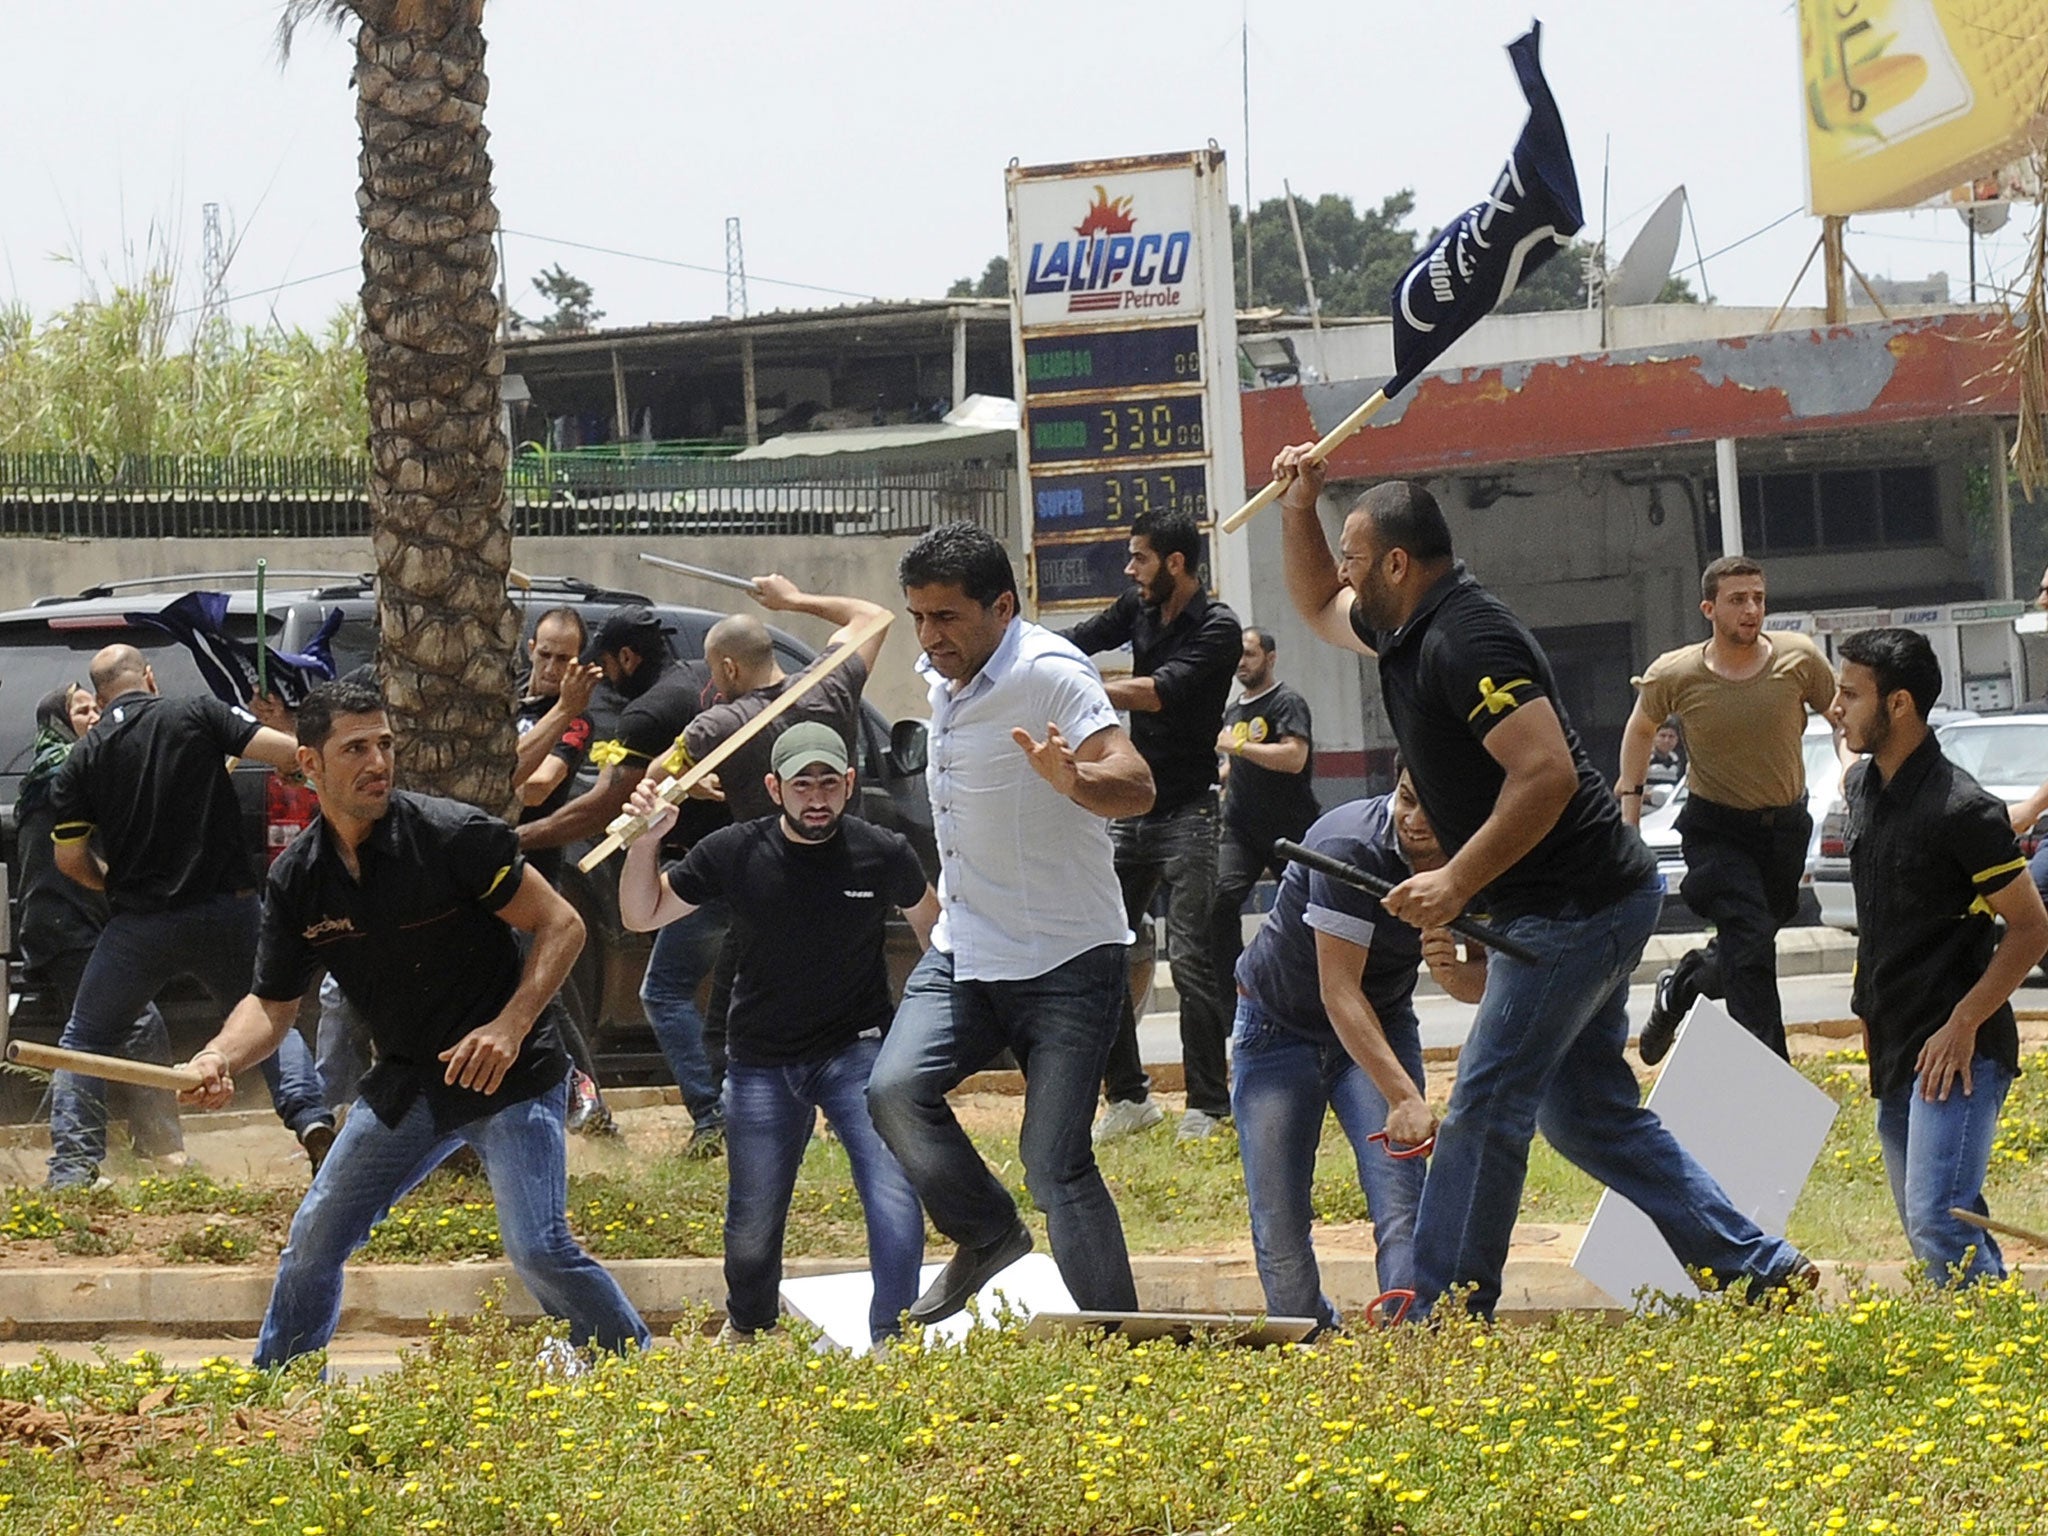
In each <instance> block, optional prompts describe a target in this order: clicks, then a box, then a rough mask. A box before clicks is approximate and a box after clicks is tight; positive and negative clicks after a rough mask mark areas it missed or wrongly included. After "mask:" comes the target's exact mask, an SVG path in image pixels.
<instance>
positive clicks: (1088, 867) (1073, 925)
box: [917, 618, 1131, 981]
mask: <svg viewBox="0 0 2048 1536" xmlns="http://www.w3.org/2000/svg"><path fill="white" fill-rule="evenodd" d="M917 666H918V670H919V671H920V672H921V673H923V674H924V676H925V677H926V679H927V681H928V682H929V683H930V685H931V704H932V723H931V752H930V758H929V760H928V762H927V764H926V767H925V783H926V786H927V787H928V789H929V790H930V793H931V803H932V825H933V827H934V828H935V829H936V831H937V833H938V842H939V921H938V926H937V927H936V928H935V929H934V930H933V932H932V943H933V944H934V945H935V946H937V947H938V948H939V949H940V950H942V951H943V952H945V953H946V954H949V955H951V956H952V957H953V974H954V976H955V977H957V978H959V979H960V980H963V981H1023V980H1027V979H1029V978H1031V977H1034V976H1043V975H1044V974H1045V973H1046V972H1048V971H1050V970H1053V969H1054V968H1056V967H1058V966H1061V965H1064V964H1066V962H1067V961H1069V960H1072V959H1073V958H1074V957H1075V956H1077V955H1081V954H1085V953H1086V952H1087V951H1089V950H1091V949H1094V948H1096V947H1097V946H1098V945H1102V944H1128V943H1130V941H1131V931H1130V928H1129V927H1128V926H1127V925H1126V924H1125V922H1124V903H1123V894H1122V890H1121V888H1120V887H1119V886H1118V884H1117V878H1116V867H1115V863H1114V859H1113V856H1112V854H1111V852H1110V845H1109V824H1108V823H1107V822H1106V821H1104V820H1103V818H1102V817H1100V816H1097V815H1096V814H1094V813H1093V812H1092V811H1089V810H1086V809H1084V808H1083V807H1081V806H1079V805H1076V804H1075V803H1074V802H1073V801H1072V800H1069V799H1068V798H1067V797H1066V796H1065V795H1063V794H1061V793H1060V792H1059V791H1058V790H1056V789H1054V788H1053V787H1052V786H1051V785H1050V784H1048V783H1046V781H1045V780H1044V779H1042V778H1040V777H1039V775H1038V771H1037V770H1036V769H1034V768H1033V767H1032V766H1031V761H1030V759H1029V758H1027V757H1026V756H1025V755H1024V749H1023V748H1022V747H1020V746H1018V745H1017V743H1016V742H1015V741H1014V740H1013V739H1012V738H1011V736H1010V731H1011V730H1012V728H1014V727H1017V726H1022V727H1023V728H1024V729H1025V730H1027V731H1029V732H1030V733H1031V734H1032V735H1033V736H1034V737H1038V738H1040V739H1042V738H1043V737H1044V735H1045V726H1046V722H1047V721H1048V720H1050V721H1052V722H1054V723H1055V724H1057V725H1058V726H1059V728H1060V732H1061V734H1062V735H1064V736H1065V737H1066V738H1067V742H1068V744H1069V745H1071V746H1075V747H1078V746H1080V744H1081V743H1082V742H1084V741H1086V740H1087V739H1088V738H1089V737H1090V736H1093V735H1094V734H1095V733H1096V732H1097V731H1099V730H1101V729H1103V728H1104V727H1105V726H1111V725H1116V724H1117V723H1118V721H1117V714H1116V710H1115V709H1114V708H1112V707H1111V705H1110V702H1109V695H1108V694H1107V693H1105V692H1104V691H1103V688H1102V679H1101V678H1100V677H1099V676H1097V674H1096V671H1095V668H1094V667H1093V665H1091V664H1090V663H1089V661H1088V658H1087V657H1085V656H1083V655H1082V654H1081V653H1080V651H1078V650H1076V649H1075V648H1074V647H1073V646H1072V645H1071V644H1069V643H1068V642H1067V641H1065V640H1063V639H1061V638H1060V637H1059V636H1058V635H1056V634H1054V633H1053V632H1052V631H1051V630H1049V629H1044V628H1041V627H1040V626H1039V625H1037V624H1033V623H1031V622H1030V621H1029V620H1027V619H1023V618H1017V619H1012V620H1011V621H1010V627H1009V629H1008V630H1007V631H1006V632H1005V633H1004V635H1003V639H1002V643H1001V644H1000V645H998V646H997V647H996V649H995V653H994V654H993V655H991V656H990V657H989V659H988V661H987V663H986V664H985V665H984V666H983V667H982V669H981V671H980V672H978V673H976V674H975V676H974V677H973V678H972V679H970V680H969V681H968V682H967V683H966V684H964V685H963V686H962V687H961V688H960V689H959V690H958V691H957V692H956V691H955V690H954V688H953V685H952V684H951V683H950V682H948V681H947V680H946V679H945V678H943V677H941V676H939V674H938V673H937V672H936V671H935V670H934V669H933V667H932V665H931V663H930V661H929V660H927V659H925V658H919V660H918V663H917Z"/></svg>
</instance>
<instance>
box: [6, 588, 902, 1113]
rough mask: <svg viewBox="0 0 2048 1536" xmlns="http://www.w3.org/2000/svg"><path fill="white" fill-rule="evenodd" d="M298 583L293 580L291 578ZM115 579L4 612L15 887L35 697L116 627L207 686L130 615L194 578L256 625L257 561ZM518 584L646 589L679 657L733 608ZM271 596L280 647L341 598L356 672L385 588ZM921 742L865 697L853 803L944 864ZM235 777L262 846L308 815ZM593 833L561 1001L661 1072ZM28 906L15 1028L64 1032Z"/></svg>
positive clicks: (81, 669) (572, 883)
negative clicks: (578, 942) (581, 938)
mask: <svg viewBox="0 0 2048 1536" xmlns="http://www.w3.org/2000/svg"><path fill="white" fill-rule="evenodd" d="M288 582H289V583H294V584H293V585H286V583H288ZM118 585H119V588H120V589H119V590H118V591H117V590H115V589H114V588H113V587H102V588H94V589H92V590H90V591H87V592H85V593H82V594H80V595H79V596H77V597H72V598H44V599H41V600H39V601H38V602H37V603H35V604H34V605H33V606H32V607H29V608H23V609H17V610H15V611H13V612H10V613H0V677H4V678H5V680H6V684H5V686H4V687H0V855H4V858H5V860H6V864H7V868H8V870H9V873H10V881H9V889H10V891H13V890H17V889H18V887H19V882H18V880H15V879H13V878H11V876H12V874H13V872H14V871H17V870H18V869H19V867H20V860H19V856H18V850H17V849H16V847H15V822H14V801H15V794H16V791H17V789H18V787H19V785H20V782H21V777H22V775H23V774H24V773H25V772H26V771H27V769H28V766H29V763H30V761H31V758H32V755H33V743H34V738H35V705H36V700H37V699H39V698H40V697H41V696H42V695H43V694H45V693H47V692H48V691H49V690H51V689H52V688H55V687H56V686H58V684H60V683H62V682H65V681H81V682H82V681H84V680H85V675H86V670H87V667H88V665H89V664H90V662H91V660H92V656H93V653H94V652H96V651H98V650H99V649H100V648H101V647H102V646H105V645H109V644H112V643H114V642H116V641H125V642H127V643H129V644H132V645H134V646H136V647H138V648H139V649H140V650H142V651H143V653H144V654H145V655H146V656H147V657H148V658H149V661H150V665H151V667H152V668H153V669H154V671H155V673H156V677H157V683H158V686H159V688H160V689H161V690H162V692H164V693H165V694H166V695H178V694H191V693H199V692H203V691H205V684H204V683H203V682H202V681H201V679H200V676H199V672H198V668H197V667H196V665H195V664H194V662H193V659H192V656H191V653H190V652H189V651H187V650H186V649H185V647H184V646H183V645H181V644H179V643H178V642H177V641H175V640H173V639H172V638H171V637H170V636H169V635H168V634H165V633H164V632H163V631H161V630H157V629H154V628H151V627H150V626H148V625H142V624H133V623H130V622H129V620H128V617H127V616H128V615H130V614H135V613H152V612H155V611H157V610H158V609H161V608H162V607H164V606H165V605H166V604H167V603H169V602H171V601H172V600H173V599H174V598H176V597H178V596H180V595H181V594H182V593H183V592H185V591H190V590H209V591H225V592H227V593H228V596H229V602H228V615H227V620H226V629H227V631H228V633H229V634H230V635H231V636H234V637H237V638H241V639H247V640H253V639H254V638H255V634H256V599H255V593H254V591H253V590H252V589H251V588H250V586H249V579H248V577H247V576H246V575H243V574H240V573H236V574H232V575H222V574H218V573H216V574H211V575H203V576H181V577H176V578H163V579H161V580H159V581H156V582H130V583H121V584H118ZM509 595H510V596H511V598H512V600H513V602H514V603H515V605H516V606H518V607H519V609H520V610H521V614H522V619H523V628H524V631H525V633H526V634H528V635H531V634H532V632H533V629H534V626H535V624H536V623H537V622H538V621H539V618H540V615H541V614H542V613H544V612H545V611H547V610H548V609H550V608H554V607H558V606H566V607H573V608H575V609H576V610H577V611H578V612H579V613H581V614H582V616H583V618H584V622H585V623H586V624H588V625H589V626H590V627H591V629H592V630H595V629H596V628H597V626H598V625H599V624H601V623H602V622H603V620H604V618H605V617H606V615H608V614H609V613H610V612H611V611H612V610H613V609H615V608H618V607H621V606H624V605H627V604H633V603H639V604H647V605H648V606H651V607H652V608H653V609H654V611H655V612H656V613H657V614H659V615H660V616H661V617H662V618H663V619H664V620H666V621H667V622H668V623H669V624H670V625H671V626H673V630H674V633H673V635H672V636H671V639H670V649H671V651H672V652H673V653H674V655H675V656H676V658H677V659H678V660H685V661H693V660H698V659H701V657H702V656H703V654H704V636H705V633H706V631H708V630H709V629H710V628H711V626H712V625H713V624H715V623H717V622H718V621H719V620H720V619H721V618H723V617H725V615H723V614H721V613H715V612H711V611H708V610H706V609H701V608H685V607H678V606H675V605H673V604H663V603H654V602H652V601H651V600H650V599H649V598H647V597H646V596H644V595H643V594H640V593H637V592H627V591H618V590H612V589H606V588H599V587H595V586H592V585H591V584H590V583H588V582H584V581H580V580H577V579H575V578H571V577H544V578H535V579H534V581H533V584H532V586H531V587H530V588H525V589H518V590H514V591H512V592H511V593H510V594H509ZM264 596H265V601H264V609H265V613H266V632H267V634H268V635H269V636H270V638H271V643H272V644H273V645H274V646H276V647H277V649H279V650H283V651H297V650H302V649H303V648H304V645H305V642H306V641H307V640H309V639H310V638H311V637H312V635H313V634H314V633H315V632H316V631H317V630H318V629H319V627H320V625H321V624H322V622H323V621H324V620H325V619H326V617H327V615H328V614H329V613H331V612H332V611H333V610H334V609H336V608H340V609H341V611H342V623H341V627H340V629H339V630H338V631H337V632H336V634H335V636H334V640H333V655H334V660H335V663H336V667H337V670H338V671H341V672H346V671H348V670H349V669H350V668H352V667H355V666H358V665H360V664H362V663H364V662H366V661H369V660H371V659H372V657H373V655H374V652H375V649H376V600H375V589H374V584H373V581H372V579H371V578H370V577H368V576H359V575H351V574H347V573H331V574H330V573H306V572H292V573H280V574H279V575H278V576H275V577H273V579H272V582H271V584H270V585H269V586H268V588H267V590H266V592H265V594H264ZM770 633H771V634H772V635H773V636H774V641H775V651H776V656H777V659H778V660H779V661H780V663H781V664H782V666H783V668H784V670H786V671H789V672H796V671H799V670H801V669H802V668H803V667H805V666H807V665H809V664H810V662H811V661H813V660H814V659H815V658H816V655H817V653H816V652H815V651H814V650H813V649H812V648H811V647H810V646H808V645H806V644H805V643H804V642H803V641H801V640H799V639H797V638H796V637H795V636H794V635H789V634H786V633H784V632H783V631H781V630H771V631H770ZM620 703H621V701H620V700H618V699H617V698H616V697H612V696H610V690H608V689H604V688H600V689H599V696H598V698H597V699H595V700H593V703H592V711H593V714H597V715H602V714H604V713H605V712H606V711H607V710H609V711H610V712H613V713H615V712H616V711H617V709H618V707H619V705H620ZM924 755H925V726H924V722H922V721H920V720H903V721H899V722H897V723H896V725H895V726H894V727H893V728H892V727H891V726H890V725H889V723H888V722H886V721H885V720H884V719H883V718H882V716H881V714H880V713H879V711H877V710H876V709H875V708H874V706H873V705H871V704H868V705H864V706H863V708H862V711H861V740H860V750H859V761H858V763H857V764H856V767H857V768H858V770H859V774H860V801H859V806H858V814H860V815H863V816H866V817H867V818H868V819H869V820H871V821H874V822H876V823H878V824H880V825H882V826H887V827H892V828H894V829H895V830H897V831H899V832H902V833H903V834H904V835H905V836H906V837H908V838H909V839H910V841H911V843H912V845H913V846H914V847H915V848H916V849H917V851H918V857H919V858H920V859H921V860H922V861H923V863H924V865H925V868H926V870H927V871H929V872H932V873H934V874H936V871H937V868H938V849H937V844H936V842H935V840H934V837H933V833H932V821H931V808H930V805H929V803H928V802H927V800H926V797H925V783H924ZM596 776H597V770H595V769H593V768H588V767H586V768H585V770H584V773H583V776H582V778H581V780H580V781H579V785H578V788H579V789H582V788H587V787H589V785H590V784H591V783H593V782H595V779H596ZM234 782H235V789H236V793H237V796H238V798H239V799H240V801H241V805H242V811H243V816H244V819H245V825H246V827H247V829H248V835H249V836H250V837H251V838H252V839H253V840H254V842H255V844H256V845H257V846H259V847H261V848H263V849H265V851H266V856H267V858H275V857H276V856H277V853H278V852H279V850H281V849H283V848H284V847H285V846H286V845H287V844H288V843H290V842H291V840H292V839H293V838H294V837H296V836H297V835H298V834H299V832H300V830H301V829H303V828H304V827H305V826H306V824H307V823H308V822H309V821H311V820H312V817H313V814H314V811H315V810H316V808H317V802H316V801H315V799H314V797H313V795H312V792H311V791H310V790H305V789H299V788H295V787H293V786H291V785H287V784H285V783H284V782H282V781H281V780H280V779H278V778H277V776H276V775H275V774H273V773H272V772H271V771H270V770H269V769H268V768H266V767H263V766H261V765H260V764H254V763H242V764H238V765H237V766H236V768H235V770H234ZM589 846H590V845H589V843H587V842H586V843H583V844H579V845H575V846H572V847H571V848H570V849H569V850H568V852H569V857H568V859H567V860H566V861H565V867H564V870H563V883H562V892H563V895H564V896H566V897H567V898H568V899H569V901H570V903H571V904H572V905H573V906H575V908H576V909H577V911H578V913H579V914H581V916H582V918H583V921H584V926H585V928H586V930H587V932H588V938H587V940H586V942H585V945H584V949H583V953H582V955H581V956H580V957H579V958H578V960H577V963H576V966H575V969H574V970H572V971H571V973H570V976H569V980H568V982H567V983H566V984H565V985H564V987H563V989H562V990H563V1001H564V1003H565V1004H566V1005H567V1006H568V1007H569V1009H570V1011H571V1013H572V1014H573V1015H574V1017H575V1018H576V1020H577V1022H578V1023H579V1024H580V1025H581V1026H582V1027H583V1029H584V1031H585V1034H586V1036H587V1038H588V1039H589V1041H590V1045H591V1049H592V1051H593V1052H594V1053H595V1054H596V1056H597V1058H598V1061H599V1065H600V1067H601V1069H602V1074H603V1076H604V1078H605V1080H606V1081H607V1082H620V1081H628V1082H630V1081H649V1080H653V1081H661V1080H664V1079H665V1078H666V1076H667V1070H668V1069H667V1066H666V1063H665V1061H664V1059H663V1057H662V1056H661V1053H660V1051H659V1049H658V1048H657V1047H656V1045H655V1042H654V1038H653V1034H652V1032H651V1031H650V1030H649V1028H648V1026H647V1020H646V1015H645V1013H644V1012H643V1011H642V1009H641V1006H640V997H639V993H640V980H641V977H642V975H643V974H644V973H645V971H646V967H647V953H648V950H649V948H650V946H651V943H652V938H651V936H650V935H648V934H638V933H631V932H628V931H627V930H626V929H625V927H624V925H623V924H622V923H621V922H620V921H619V903H618V863H619V861H618V860H616V859H614V860H610V861H608V862H607V863H605V864H603V865H600V866H599V867H598V868H597V869H595V870H593V871H592V872H591V873H590V874H588V875H585V874H583V873H582V872H580V871H579V870H578V869H577V868H576V860H577V858H579V857H580V856H581V855H582V854H583V853H585V852H587V851H588V848H589ZM17 915H18V914H17V912H16V911H15V910H13V909H12V906H10V911H9V926H8V929H7V933H8V944H7V948H8V957H7V965H8V985H9V989H10V991H11V992H12V993H13V994H14V996H15V998H16V1005H15V1011H14V1021H13V1024H14V1028H15V1029H16V1030H18V1031H19V1032H20V1033H21V1034H22V1035H23V1036H24V1037H25V1038H29V1039H38V1040H54V1039H55V1038H56V1035H57V1033H58V1031H59V1030H61V1029H62V1027H63V1023H64V1021H63V1019H61V1018H59V1017H56V1012H57V1010H56V1008H55V1005H54V1000H53V999H51V998H49V997H47V996H45V995H43V994H42V993H41V992H40V991H39V990H38V989H36V988H34V987H32V986H29V985H28V984H27V983H26V982H25V980H24V979H23V977H22V975H21V961H20V956H19V955H18V953H16V952H15V951H14V946H13V942H12V935H13V934H14V933H15V932H16V931H17V929H18V924H17V923H16V922H15V921H14V919H15V918H16V916H17ZM917 953H918V950H917V943H916V939H915V937H914V935H912V934H911V932H910V930H909V927H908V925H907V924H904V923H902V922H901V920H900V919H899V920H897V922H896V923H895V924H894V925H893V926H892V929H891V936H890V961H891V971H892V975H893V978H894V980H895V981H896V982H897V983H898V984H899V985H900V984H901V981H902V979H903V977H904V976H905V975H907V974H908V972H909V969H910V966H911V965H912V964H913V963H915V960H916V956H917ZM162 1003H163V1006H164V1010H165V1013H166V1016H167V1018H168V1020H169V1022H170V1025H171V1030H172V1038H173V1041H174V1044H175V1045H176V1046H177V1047H178V1048H179V1049H180V1050H183V1049H187V1048H194V1047H196V1046H197V1045H198V1044H199V1043H200V1040H201V1039H203V1037H204V1033H205V1032H210V1031H211V1029H212V1028H213V1026H214V1025H215V1024H216V1023H217V1022H218V1013H217V1011H216V1010H215V1009H214V1008H213V1007H212V1005H211V1004H210V1003H209V1002H208V1001H207V999H206V997H205V995H204V994H203V993H202V992H201V991H200V990H199V989H198V988H197V987H196V985H192V984H190V983H181V984H178V985H177V986H175V987H174V988H173V990H172V991H171V992H170V993H168V994H167V995H166V996H165V997H164V998H163V999H162Z"/></svg>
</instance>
